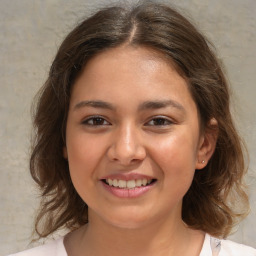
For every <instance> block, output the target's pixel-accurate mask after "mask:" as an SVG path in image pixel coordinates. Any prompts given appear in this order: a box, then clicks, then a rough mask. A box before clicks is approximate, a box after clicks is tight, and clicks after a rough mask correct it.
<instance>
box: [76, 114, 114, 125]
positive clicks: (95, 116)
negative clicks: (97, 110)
mask: <svg viewBox="0 0 256 256" xmlns="http://www.w3.org/2000/svg"><path fill="white" fill-rule="evenodd" d="M97 118H98V119H102V120H104V122H107V124H98V125H97V124H89V123H88V122H89V121H91V120H93V119H97ZM81 123H82V125H87V126H107V125H111V123H110V122H109V121H108V120H107V119H106V118H105V117H104V116H101V115H92V116H88V117H86V118H84V119H83V120H82V122H81Z"/></svg>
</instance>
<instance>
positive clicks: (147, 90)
mask: <svg viewBox="0 0 256 256" xmlns="http://www.w3.org/2000/svg"><path fill="white" fill-rule="evenodd" d="M88 102H89V103H88ZM95 102H97V103H95ZM99 102H100V103H99ZM102 102H104V104H102ZM149 102H150V104H149ZM156 102H157V104H156ZM95 116H96V117H95ZM199 119H200V118H199V114H198V111H197V107H196V104H195V102H194V100H193V99H192V97H191V94H190V92H189V90H188V87H187V83H186V80H185V79H184V78H182V77H181V76H180V75H179V73H178V72H176V70H175V68H174V66H173V65H172V63H171V62H170V61H167V60H166V59H164V58H163V56H161V55H160V54H159V53H157V52H154V51H152V50H151V49H147V48H141V47H139V48H135V47H131V46H121V47H118V48H114V49H111V50H107V51H105V52H103V53H100V54H99V55H97V56H96V57H94V58H93V59H91V60H90V61H89V62H88V64H87V65H86V67H85V69H84V71H83V73H82V74H81V75H80V77H79V78H78V79H77V80H76V82H75V84H74V86H73V89H72V93H71V100H70V108H69V113H68V120H67V128H66V147H65V148H64V157H65V158H67V160H68V162H69V168H70V174H71V178H72V181H73V184H74V186H75V188H76V190H77V192H78V193H79V195H80V196H81V198H82V199H83V200H84V201H85V202H86V204H87V205H88V207H89V211H88V213H89V224H88V225H86V226H84V227H81V228H80V229H78V230H76V231H75V232H72V233H70V234H68V235H67V236H66V237H65V240H64V244H65V247H66V250H67V252H68V254H69V255H75V256H78V255H112V256H113V255H158V256H159V255H176V256H177V255H183V256H186V255H190V256H191V255H192V256H193V255H199V253H200V251H201V247H202V243H203V240H204V234H203V233H202V232H200V231H195V230H191V229H189V228H188V227H186V225H185V224H184V223H183V222H182V219H181V207H182V198H183V197H184V195H185V193H186V192H187V190H188V189H189V187H190V185H191V182H192V180H193V176H194V172H195V170H196V169H197V171H200V170H199V169H202V168H203V167H205V165H206V164H207V161H208V160H209V159H210V157H211V155H212V153H213V151H214V148H215V141H216V136H214V135H213V134H210V133H206V132H204V133H200V121H199ZM203 160H204V162H202V161H203ZM131 173H136V174H143V175H147V176H150V177H152V178H154V179H155V180H156V182H155V183H154V184H153V185H152V186H151V187H150V189H149V190H148V191H147V192H146V193H144V194H142V195H141V196H138V197H135V198H120V197H117V196H116V195H113V194H112V193H110V192H109V191H108V190H106V188H105V187H104V185H103V183H102V181H101V180H102V179H103V178H104V177H106V176H108V175H118V174H124V175H127V174H131Z"/></svg>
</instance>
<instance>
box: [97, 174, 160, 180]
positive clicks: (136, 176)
mask: <svg viewBox="0 0 256 256" xmlns="http://www.w3.org/2000/svg"><path fill="white" fill-rule="evenodd" d="M107 179H111V180H114V179H116V180H126V181H128V180H141V179H147V180H150V179H155V178H154V177H152V176H149V175H145V174H140V173H118V174H110V175H107V176H104V177H103V178H101V180H107Z"/></svg>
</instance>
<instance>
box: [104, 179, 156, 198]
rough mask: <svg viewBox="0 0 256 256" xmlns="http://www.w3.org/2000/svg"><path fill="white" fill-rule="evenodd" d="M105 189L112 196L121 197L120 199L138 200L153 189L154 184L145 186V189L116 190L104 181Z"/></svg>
mask: <svg viewBox="0 0 256 256" xmlns="http://www.w3.org/2000/svg"><path fill="white" fill-rule="evenodd" d="M102 184H103V187H104V188H105V189H106V190H108V191H109V192H110V193H111V194H113V195H115V196H117V197H120V198H136V197H139V196H141V195H143V194H145V193H147V192H148V191H149V190H150V189H152V187H153V185H154V183H152V184H150V185H147V186H143V187H137V188H132V189H125V188H116V187H112V186H109V185H107V184H106V183H105V182H103V181H102Z"/></svg>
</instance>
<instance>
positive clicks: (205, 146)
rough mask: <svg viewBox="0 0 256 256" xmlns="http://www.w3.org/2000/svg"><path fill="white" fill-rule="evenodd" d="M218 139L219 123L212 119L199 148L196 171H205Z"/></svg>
mask: <svg viewBox="0 0 256 256" xmlns="http://www.w3.org/2000/svg"><path fill="white" fill-rule="evenodd" d="M217 138H218V122H217V120H216V119H215V118H212V119H211V120H210V121H209V123H208V124H207V126H206V128H205V131H204V134H203V135H202V137H201V139H200V143H199V147H198V153H197V163H196V169H203V168H204V167H205V166H206V165H207V163H208V162H209V160H210V159H211V157H212V155H213V153H214V151H215V147H216V142H217Z"/></svg>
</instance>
